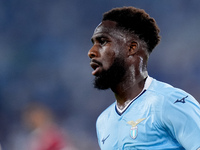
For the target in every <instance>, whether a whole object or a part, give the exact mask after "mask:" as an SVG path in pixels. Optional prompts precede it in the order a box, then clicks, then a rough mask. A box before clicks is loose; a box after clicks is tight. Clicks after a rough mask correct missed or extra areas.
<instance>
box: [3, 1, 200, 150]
mask: <svg viewBox="0 0 200 150" xmlns="http://www.w3.org/2000/svg"><path fill="white" fill-rule="evenodd" d="M119 6H135V7H138V8H142V9H145V11H146V12H147V13H149V14H150V16H152V17H154V18H155V20H156V21H157V24H158V26H159V27H160V29H161V33H160V35H161V36H162V39H161V43H160V44H159V45H158V46H157V47H156V49H155V50H154V52H153V53H152V55H151V58H150V62H149V66H148V67H149V75H150V76H152V77H154V78H156V79H158V80H161V81H164V82H167V83H170V84H172V85H173V86H176V87H178V88H181V89H184V90H186V91H187V92H189V93H190V94H192V95H193V96H194V97H195V98H196V99H197V100H198V101H199V102H200V92H199V91H200V80H199V76H200V59H199V56H200V50H199V47H200V30H199V27H200V9H199V8H200V1H199V0H190V1H188V0H176V1H175V0H162V1H161V0H153V1H150V0H142V1H141V0H109V1H108V0H98V1H95V0H87V1H83V0H0V143H1V146H2V150H30V149H28V148H27V143H28V142H26V141H27V140H28V139H29V137H30V133H31V132H32V131H33V129H30V128H29V127H27V125H26V123H25V122H26V121H25V119H24V112H25V111H26V110H27V107H28V106H30V105H32V103H39V104H41V105H43V106H45V107H47V108H48V109H49V110H50V111H51V113H52V114H53V115H54V123H55V124H56V125H57V126H59V128H62V131H63V132H64V133H65V134H66V135H67V137H68V138H67V139H68V141H70V143H71V145H73V146H72V147H73V148H71V149H77V150H98V149H99V147H98V143H97V138H96V131H95V122H96V118H97V117H98V115H99V114H100V113H101V112H102V111H103V110H104V109H105V108H106V107H107V106H109V105H110V104H111V103H113V102H114V101H115V98H114V95H113V94H112V92H111V91H110V90H107V91H99V90H96V89H94V88H93V78H94V77H93V76H92V74H91V72H92V69H91V67H90V66H89V58H88V56H87V52H88V50H89V49H90V47H91V46H92V43H91V41H90V38H91V36H92V34H93V31H94V29H95V27H96V26H97V25H98V24H99V23H100V21H101V18H102V14H103V13H104V12H105V11H108V10H110V9H111V8H113V7H119ZM68 143H69V142H68Z"/></svg>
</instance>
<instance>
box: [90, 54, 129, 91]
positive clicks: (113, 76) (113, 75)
mask: <svg viewBox="0 0 200 150" xmlns="http://www.w3.org/2000/svg"><path fill="white" fill-rule="evenodd" d="M125 73H126V69H125V65H124V60H123V59H121V58H119V57H117V58H116V59H115V60H114V62H113V64H112V66H111V67H110V68H109V69H108V70H103V71H102V73H101V74H100V75H99V76H97V77H95V79H94V87H95V88H97V89H100V90H106V89H109V88H112V87H115V86H116V85H117V84H119V83H120V82H121V80H122V78H123V77H124V75H125Z"/></svg>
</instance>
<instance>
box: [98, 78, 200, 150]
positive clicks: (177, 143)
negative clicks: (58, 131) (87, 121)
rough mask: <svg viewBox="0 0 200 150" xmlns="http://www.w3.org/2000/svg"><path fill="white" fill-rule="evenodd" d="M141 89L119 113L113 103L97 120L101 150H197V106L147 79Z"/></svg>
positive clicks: (174, 90) (199, 107)
mask: <svg viewBox="0 0 200 150" xmlns="http://www.w3.org/2000/svg"><path fill="white" fill-rule="evenodd" d="M146 84H149V85H148V86H146ZM145 87H148V88H147V89H145V88H144V90H143V92H142V93H141V94H140V95H139V96H138V97H137V98H136V99H134V100H133V101H132V102H131V103H130V104H129V106H128V107H127V108H126V109H125V110H124V111H123V112H122V113H119V112H118V111H117V107H116V102H115V103H113V104H112V105H111V106H109V107H108V108H107V109H106V110H105V111H104V112H102V114H101V115H100V116H99V117H98V119H97V123H96V129H97V137H98V142H99V146H100V148H101V150H137V149H140V150H151V149H153V150H184V149H186V150H197V149H199V148H200V105H199V103H198V102H197V101H196V100H195V99H194V98H193V97H192V96H191V95H190V94H188V93H186V92H185V91H183V90H181V89H178V88H174V87H173V86H171V85H169V84H166V83H163V82H160V81H157V80H155V79H153V78H151V77H148V78H147V80H146V83H145Z"/></svg>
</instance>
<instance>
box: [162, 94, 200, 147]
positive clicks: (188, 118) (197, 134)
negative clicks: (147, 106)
mask: <svg viewBox="0 0 200 150" xmlns="http://www.w3.org/2000/svg"><path fill="white" fill-rule="evenodd" d="M162 122H163V125H164V127H165V128H166V129H167V130H168V132H169V134H170V135H171V136H173V137H174V138H175V139H176V140H177V141H178V142H179V143H180V144H181V145H182V146H183V147H184V148H185V149H186V150H197V149H198V150H199V149H200V105H199V103H198V102H197V101H196V100H195V99H194V98H193V97H192V96H191V95H189V94H188V93H185V92H184V93H183V92H176V93H174V94H172V95H171V96H170V97H168V98H166V101H165V103H164V106H163V113H162Z"/></svg>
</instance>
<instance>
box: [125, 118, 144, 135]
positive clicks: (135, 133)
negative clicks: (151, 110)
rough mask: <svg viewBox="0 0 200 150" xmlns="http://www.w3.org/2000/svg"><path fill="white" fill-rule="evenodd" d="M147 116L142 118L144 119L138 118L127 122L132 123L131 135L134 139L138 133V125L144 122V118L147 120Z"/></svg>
mask: <svg viewBox="0 0 200 150" xmlns="http://www.w3.org/2000/svg"><path fill="white" fill-rule="evenodd" d="M145 119H146V118H142V119H138V120H136V122H134V121H129V122H127V123H128V124H130V125H131V130H130V136H131V138H132V139H135V138H136V137H137V135H138V127H137V125H138V124H139V123H140V122H142V121H143V120H145Z"/></svg>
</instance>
